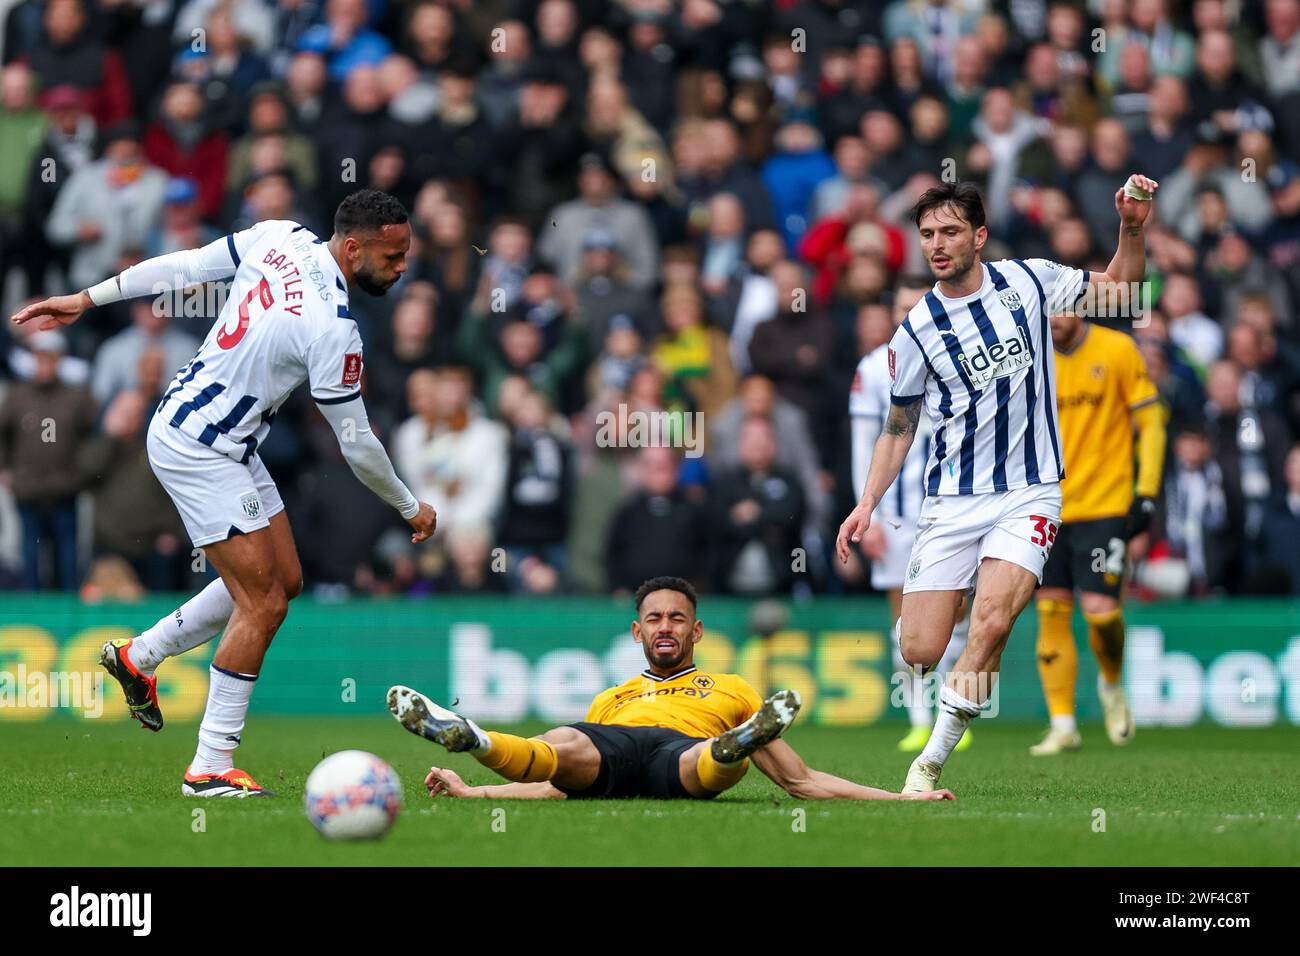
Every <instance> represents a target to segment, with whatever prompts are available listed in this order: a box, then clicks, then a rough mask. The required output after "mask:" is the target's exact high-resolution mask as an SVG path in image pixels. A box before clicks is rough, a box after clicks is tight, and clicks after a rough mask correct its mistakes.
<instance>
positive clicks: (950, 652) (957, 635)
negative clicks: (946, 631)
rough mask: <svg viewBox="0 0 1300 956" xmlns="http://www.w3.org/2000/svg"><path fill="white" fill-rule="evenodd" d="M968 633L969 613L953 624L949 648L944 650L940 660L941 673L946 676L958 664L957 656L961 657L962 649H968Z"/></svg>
mask: <svg viewBox="0 0 1300 956" xmlns="http://www.w3.org/2000/svg"><path fill="white" fill-rule="evenodd" d="M968 633H970V616H969V615H967V616H966V617H964V618H962V619H961V620H960V621H958V622H957V623H956V624H955V625H953V629H952V637H950V638H949V639H948V649H947V650H946V651H944V652H943V657H942V658H941V659H940V660H939V673H940V674H943V675H944V676H945V677H946V676H947V675H948V674H950V673H952V671H953V669H954V668H955V667H956V666H957V658H959V657H961V653H962V651H964V650H966V635H967V634H968Z"/></svg>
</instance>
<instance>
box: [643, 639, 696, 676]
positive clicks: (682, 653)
mask: <svg viewBox="0 0 1300 956" xmlns="http://www.w3.org/2000/svg"><path fill="white" fill-rule="evenodd" d="M689 650H690V645H689V644H685V643H682V642H680V641H679V642H678V644H677V650H676V651H674V652H673V653H672V654H660V653H657V652H656V651H655V648H654V641H651V642H650V653H649V654H648V655H647V656H648V658H649V661H650V664H651V666H653V667H658V668H661V669H662V670H671V669H675V668H676V667H677V666H678V665H680V664H681V663H682V662H683V661H685V660H686V655H687V654H688V653H689Z"/></svg>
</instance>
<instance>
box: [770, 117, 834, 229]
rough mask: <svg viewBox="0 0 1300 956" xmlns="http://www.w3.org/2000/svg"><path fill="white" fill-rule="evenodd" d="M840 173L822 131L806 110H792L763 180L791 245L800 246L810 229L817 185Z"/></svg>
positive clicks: (777, 218) (777, 137) (780, 132)
mask: <svg viewBox="0 0 1300 956" xmlns="http://www.w3.org/2000/svg"><path fill="white" fill-rule="evenodd" d="M835 173H836V170H835V163H834V161H833V160H832V159H831V157H830V154H829V153H827V152H826V150H825V148H824V147H823V145H822V137H821V133H820V132H818V130H817V127H816V126H814V125H813V123H812V117H811V115H810V114H809V113H808V112H806V111H797V110H791V111H790V112H788V113H787V118H786V121H785V122H784V123H783V124H782V125H781V128H780V130H779V131H778V132H777V136H776V149H775V150H774V152H773V153H772V155H771V157H770V158H769V159H768V160H767V162H766V163H764V164H763V183H764V184H765V185H766V186H767V191H768V195H770V196H771V197H772V206H773V211H774V212H775V214H776V220H777V226H778V228H779V229H780V230H781V235H782V238H783V239H784V240H785V244H786V248H787V249H794V248H796V247H797V246H798V244H799V240H800V239H801V238H802V237H803V234H804V232H805V231H807V229H808V215H809V211H810V209H811V206H812V197H813V194H814V193H815V192H816V191H817V187H818V186H819V185H821V183H822V182H823V181H825V180H827V179H830V178H831V177H832V176H834V175H835Z"/></svg>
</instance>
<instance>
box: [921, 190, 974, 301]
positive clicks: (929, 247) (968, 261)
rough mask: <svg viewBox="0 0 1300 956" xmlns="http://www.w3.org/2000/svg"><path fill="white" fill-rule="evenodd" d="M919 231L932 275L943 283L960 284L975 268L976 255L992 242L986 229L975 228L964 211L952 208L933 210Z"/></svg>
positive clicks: (923, 219) (943, 207) (922, 247)
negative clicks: (966, 218)
mask: <svg viewBox="0 0 1300 956" xmlns="http://www.w3.org/2000/svg"><path fill="white" fill-rule="evenodd" d="M918 231H919V232H920V236H921V251H922V252H923V253H924V254H925V261H926V262H928V263H929V264H930V272H931V273H932V274H933V275H934V277H935V278H936V279H937V280H939V281H940V282H952V283H957V282H960V281H961V280H962V278H963V277H964V276H965V275H966V273H968V272H969V271H970V269H971V267H972V266H973V265H974V264H975V256H976V254H977V253H978V252H979V251H980V249H982V248H983V247H984V243H985V241H986V240H987V239H988V230H987V229H985V228H984V227H983V226H980V227H979V228H978V229H973V228H971V224H970V223H969V222H967V221H966V220H965V219H964V218H962V215H961V210H959V209H958V208H957V207H955V206H952V205H948V206H940V207H939V208H937V209H931V210H930V211H929V212H927V213H926V214H925V215H924V216H922V217H921V222H920V225H919V226H918Z"/></svg>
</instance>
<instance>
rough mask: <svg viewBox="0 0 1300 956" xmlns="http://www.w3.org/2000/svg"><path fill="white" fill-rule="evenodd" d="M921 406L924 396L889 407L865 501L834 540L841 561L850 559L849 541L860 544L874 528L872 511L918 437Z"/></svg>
mask: <svg viewBox="0 0 1300 956" xmlns="http://www.w3.org/2000/svg"><path fill="white" fill-rule="evenodd" d="M921 405H922V396H920V395H918V396H916V397H915V398H911V399H907V400H905V401H902V402H900V401H898V400H894V401H893V403H892V404H891V405H890V406H889V415H888V416H887V417H886V418H885V427H884V430H883V431H882V432H881V433H880V437H879V438H877V439H876V447H875V449H874V450H873V451H872V453H871V469H870V470H869V471H868V472H867V486H866V488H865V489H864V490H863V492H862V500H860V501H859V502H858V504H857V507H855V508H854V509H853V511H852V512H850V513H849V516H848V517H847V518H845V519H844V523H843V524H841V525H840V533H839V535H838V536H837V537H836V539H835V552H836V553H837V554H838V555H839V557H840V560H841V561H847V560H848V559H849V542H853V543H854V544H857V543H858V542H859V541H861V540H862V535H863V534H864V533H865V532H866V530H867V529H868V528H870V527H871V512H872V511H874V510H875V507H876V503H877V502H879V501H880V499H881V498H882V497H883V496H884V494H885V492H886V491H888V490H889V486H890V485H892V484H893V483H894V480H895V479H896V478H898V472H899V471H900V470H901V469H902V467H903V461H904V459H906V458H907V453H908V451H909V450H910V449H911V447H912V441H913V440H914V439H915V438H916V426H917V423H918V422H919V421H920V420H921Z"/></svg>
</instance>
